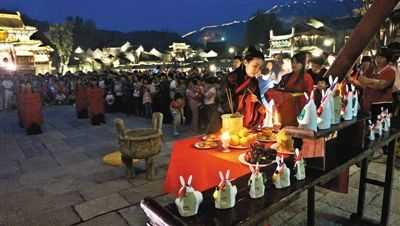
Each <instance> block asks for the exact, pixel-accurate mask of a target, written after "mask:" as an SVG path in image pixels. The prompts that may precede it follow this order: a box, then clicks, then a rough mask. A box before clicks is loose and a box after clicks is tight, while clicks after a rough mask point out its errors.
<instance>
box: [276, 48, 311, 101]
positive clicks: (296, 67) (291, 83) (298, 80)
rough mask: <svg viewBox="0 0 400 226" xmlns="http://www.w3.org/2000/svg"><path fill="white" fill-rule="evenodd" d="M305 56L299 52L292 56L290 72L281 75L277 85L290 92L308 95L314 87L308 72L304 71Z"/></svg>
mask: <svg viewBox="0 0 400 226" xmlns="http://www.w3.org/2000/svg"><path fill="white" fill-rule="evenodd" d="M306 59H307V56H306V54H305V53H303V52H300V53H297V54H296V55H294V56H293V57H292V70H293V71H292V72H290V73H289V74H286V75H284V76H283V77H282V80H281V81H280V83H279V85H278V86H279V87H280V88H283V89H285V90H287V91H290V92H296V93H304V92H307V93H308V95H310V94H311V91H312V90H313V88H314V80H313V78H312V77H311V75H310V74H308V73H307V72H306V71H305V66H306Z"/></svg>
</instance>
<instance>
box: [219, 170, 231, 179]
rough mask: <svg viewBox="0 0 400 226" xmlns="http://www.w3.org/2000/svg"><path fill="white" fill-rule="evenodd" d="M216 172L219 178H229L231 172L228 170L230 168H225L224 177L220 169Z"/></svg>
mask: <svg viewBox="0 0 400 226" xmlns="http://www.w3.org/2000/svg"><path fill="white" fill-rule="evenodd" d="M218 174H219V178H220V179H221V180H229V176H230V174H231V171H230V170H227V171H226V174H225V177H224V174H223V173H222V171H219V172H218Z"/></svg>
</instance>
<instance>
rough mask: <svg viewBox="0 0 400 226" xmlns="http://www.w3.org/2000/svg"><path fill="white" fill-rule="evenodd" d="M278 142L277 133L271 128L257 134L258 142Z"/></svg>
mask: <svg viewBox="0 0 400 226" xmlns="http://www.w3.org/2000/svg"><path fill="white" fill-rule="evenodd" d="M275 140H276V133H274V132H273V131H272V129H271V128H264V129H262V130H261V131H260V132H258V133H257V141H260V142H270V141H275Z"/></svg>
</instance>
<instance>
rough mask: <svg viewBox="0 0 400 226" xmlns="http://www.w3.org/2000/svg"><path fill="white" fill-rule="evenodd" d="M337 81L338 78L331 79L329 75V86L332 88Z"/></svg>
mask: <svg viewBox="0 0 400 226" xmlns="http://www.w3.org/2000/svg"><path fill="white" fill-rule="evenodd" d="M338 80H339V77H335V79H333V77H332V75H329V85H330V86H331V87H332V86H334V85H335V84H336V83H337V82H338Z"/></svg>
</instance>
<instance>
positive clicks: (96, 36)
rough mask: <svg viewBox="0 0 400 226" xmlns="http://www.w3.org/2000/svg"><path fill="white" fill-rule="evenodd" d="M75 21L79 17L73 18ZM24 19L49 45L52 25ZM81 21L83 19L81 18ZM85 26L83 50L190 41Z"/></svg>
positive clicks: (163, 46)
mask: <svg viewBox="0 0 400 226" xmlns="http://www.w3.org/2000/svg"><path fill="white" fill-rule="evenodd" d="M0 12H6V13H15V11H10V10H7V9H0ZM71 18H72V19H75V18H77V17H71ZM22 19H23V21H24V23H25V24H26V25H30V26H34V27H37V28H38V30H39V32H37V33H35V34H34V35H33V36H32V38H33V39H38V40H41V41H42V42H43V43H44V44H46V45H49V44H50V42H49V40H48V39H47V37H46V35H45V33H46V32H47V31H48V30H49V26H50V23H49V22H46V21H40V20H36V19H33V18H31V17H29V16H28V15H26V14H22ZM79 19H81V18H79ZM81 22H82V24H83V25H84V26H86V25H87V24H89V25H88V26H89V27H90V28H87V29H77V31H76V37H75V40H76V43H75V45H76V46H80V47H81V48H83V49H88V48H91V49H96V48H103V47H117V46H122V45H123V44H124V43H125V42H127V41H129V42H130V43H131V44H132V45H134V46H139V45H142V46H143V47H144V48H145V49H151V48H157V49H159V50H167V49H168V47H169V45H170V44H171V43H172V42H187V43H190V41H189V40H187V39H185V38H182V37H181V36H180V35H179V34H178V33H174V32H167V31H133V32H119V31H108V30H100V29H97V28H96V25H95V24H94V22H93V21H84V20H82V21H81Z"/></svg>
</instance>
